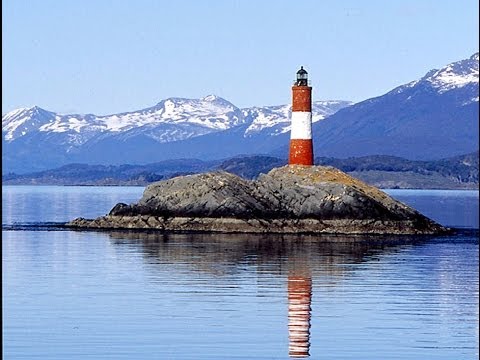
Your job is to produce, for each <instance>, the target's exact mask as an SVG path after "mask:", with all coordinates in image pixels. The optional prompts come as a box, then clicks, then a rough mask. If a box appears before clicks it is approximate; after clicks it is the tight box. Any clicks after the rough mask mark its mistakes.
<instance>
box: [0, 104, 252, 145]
mask: <svg viewBox="0 0 480 360" xmlns="http://www.w3.org/2000/svg"><path fill="white" fill-rule="evenodd" d="M244 121H245V120H244V117H243V114H242V112H241V111H240V110H239V109H238V108H237V107H235V106H234V105H233V104H231V103H229V102H228V101H226V100H224V99H222V98H220V97H217V96H214V95H209V96H206V97H204V98H203V99H181V98H170V99H166V100H163V101H161V102H159V103H158V104H156V105H155V106H152V107H149V108H146V109H143V110H139V111H133V112H126V113H121V114H113V115H107V116H96V115H93V114H87V115H78V114H73V115H60V114H56V113H53V112H49V111H46V110H43V109H41V108H39V107H37V106H35V107H33V108H29V109H18V110H14V111H12V112H10V113H8V114H6V115H5V116H3V118H2V133H3V137H4V139H5V140H6V141H14V140H16V139H18V138H19V137H21V136H26V135H28V134H31V133H32V132H35V131H38V132H43V133H64V134H65V136H64V141H63V143H65V144H70V145H72V146H78V145H82V144H84V143H86V142H87V141H88V140H90V139H92V138H93V137H95V136H97V135H99V134H103V135H104V136H105V134H110V135H116V134H118V133H127V132H129V131H130V130H132V129H136V130H139V131H141V132H144V133H145V134H148V136H149V137H151V138H153V139H154V140H156V141H158V142H169V141H178V140H184V139H188V138H190V137H193V136H199V135H203V134H207V133H209V132H212V131H220V130H226V129H229V128H231V127H233V126H237V125H240V124H242V123H243V122H244ZM172 125H175V126H172Z"/></svg>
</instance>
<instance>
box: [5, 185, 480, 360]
mask: <svg viewBox="0 0 480 360" xmlns="http://www.w3.org/2000/svg"><path fill="white" fill-rule="evenodd" d="M142 192H143V188H141V187H29V186H4V187H3V188H2V195H3V196H2V210H3V212H2V223H3V229H2V238H3V241H2V250H3V258H2V265H3V271H2V280H3V281H2V287H3V288H2V290H3V355H4V359H289V358H291V357H293V356H294V355H299V356H300V355H307V354H309V355H310V359H476V358H478V352H479V327H478V320H479V308H478V306H479V286H478V284H479V282H478V265H479V262H478V250H479V249H478V237H479V235H478V230H472V228H473V229H478V192H475V191H410V190H391V191H388V192H389V193H390V194H392V195H393V196H394V197H396V198H398V199H399V200H401V201H404V202H405V203H408V204H410V205H412V206H414V207H416V208H417V209H418V210H420V211H421V212H422V213H424V214H426V215H428V216H430V217H431V218H433V219H435V220H437V221H439V222H441V223H442V224H444V225H447V226H452V227H458V228H462V229H461V230H459V232H457V234H456V235H451V236H447V237H400V238H399V237H396V238H395V237H386V236H381V237H375V238H365V237H313V236H253V235H199V234H177V235H172V234H169V235H165V234H159V233H154V232H143V233H142V232H76V231H46V230H45V229H43V230H42V228H38V227H35V226H31V225H32V224H35V223H39V222H40V223H45V222H63V221H67V220H70V219H72V218H75V217H79V216H82V217H87V218H88V217H95V216H99V215H103V214H105V213H107V212H108V211H109V210H110V209H111V208H112V207H113V205H115V203H116V202H120V201H122V202H126V203H129V202H133V201H136V200H138V199H139V198H140V196H141V193H142ZM12 225H13V226H12ZM334 241H335V242H334Z"/></svg>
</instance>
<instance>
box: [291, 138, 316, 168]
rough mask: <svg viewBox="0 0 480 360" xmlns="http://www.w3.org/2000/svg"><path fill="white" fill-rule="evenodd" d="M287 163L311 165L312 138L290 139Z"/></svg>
mask: <svg viewBox="0 0 480 360" xmlns="http://www.w3.org/2000/svg"><path fill="white" fill-rule="evenodd" d="M288 163H289V164H290V165H306V166H311V165H313V142H312V139H291V140H290V154H289V156H288Z"/></svg>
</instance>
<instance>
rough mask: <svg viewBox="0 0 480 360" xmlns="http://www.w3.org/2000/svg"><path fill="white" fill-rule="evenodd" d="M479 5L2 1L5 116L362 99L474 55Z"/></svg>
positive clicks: (463, 1)
mask: <svg viewBox="0 0 480 360" xmlns="http://www.w3.org/2000/svg"><path fill="white" fill-rule="evenodd" d="M478 43H479V18H478V1H477V0H444V1H438V0H435V1H433V0H432V1H429V0H414V1H412V0H390V1H385V0H378V1H373V0H370V1H358V0H357V1H354V0H352V1H348V0H343V1H334V0H332V1H323V0H311V1H309V0H295V1H293V0H291V1H282V0H270V1H268V0H264V1H260V0H175V1H173V0H171V1H162V0H130V1H121V0H111V1H108V0H82V1H65V0H42V1H34V0H30V1H26V0H4V1H3V2H2V75H3V76H2V94H3V96H2V114H4V113H6V112H8V111H11V110H13V109H15V108H18V107H27V106H33V105H38V106H40V107H43V108H45V109H47V110H51V111H55V112H60V113H71V112H77V113H94V114H98V115H102V114H110V113H117V112H123V111H131V110H137V109H141V108H143V107H148V106H152V105H154V104H156V103H157V102H159V101H161V100H162V99H165V98H168V97H186V98H199V97H203V96H206V95H208V94H216V95H219V96H221V97H223V98H225V99H227V100H229V101H231V102H232V103H233V104H235V105H237V106H239V107H249V106H263V105H277V104H286V103H288V102H289V101H290V85H291V83H292V81H293V79H294V77H295V72H296V71H297V69H298V68H299V66H300V65H303V66H304V67H305V68H306V69H307V71H308V72H309V76H310V80H311V81H312V86H313V87H314V89H313V91H314V93H313V96H314V100H327V99H342V100H352V101H361V100H364V99H367V98H370V97H374V96H379V95H382V94H384V93H385V92H387V91H389V90H391V89H393V88H394V87H396V86H398V85H401V84H404V83H406V82H409V81H411V80H415V79H417V78H419V77H421V76H423V75H424V74H425V73H426V72H427V71H428V70H430V69H432V68H439V67H442V66H444V65H446V64H448V63H450V62H453V61H457V60H461V59H464V58H467V57H470V56H471V55H472V54H473V53H475V52H477V51H478Z"/></svg>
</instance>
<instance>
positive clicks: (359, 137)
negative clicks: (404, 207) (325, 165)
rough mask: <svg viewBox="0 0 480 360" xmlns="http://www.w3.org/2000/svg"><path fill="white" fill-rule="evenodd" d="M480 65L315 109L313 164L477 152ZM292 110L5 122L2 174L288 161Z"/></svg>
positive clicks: (201, 102)
mask: <svg viewBox="0 0 480 360" xmlns="http://www.w3.org/2000/svg"><path fill="white" fill-rule="evenodd" d="M478 68H479V55H478V53H476V54H474V55H472V56H471V57H470V58H468V59H465V60H461V61H457V62H454V63H452V64H449V65H447V66H445V67H443V68H441V69H439V70H431V71H429V72H428V73H427V74H426V75H425V76H424V77H422V78H421V79H419V80H415V81H412V82H410V83H408V84H405V85H402V86H399V87H397V88H395V89H393V90H392V91H390V92H388V93H386V94H384V95H382V96H379V97H376V98H372V99H367V100H365V101H362V102H359V103H356V104H353V103H352V102H349V101H342V100H334V101H314V102H313V104H312V105H313V106H312V107H313V109H312V117H313V119H312V120H313V134H314V137H313V139H314V149H315V154H316V155H317V156H325V157H337V158H346V157H351V156H365V155H395V156H402V157H404V158H406V159H412V160H433V159H440V158H447V157H451V156H456V155H461V154H466V153H469V152H473V151H476V150H478V116H479V111H478V110H479V89H478ZM289 114H290V105H278V106H264V107H252V108H245V109H240V108H238V107H236V106H235V105H233V104H232V103H230V102H229V101H227V100H225V99H223V98H221V97H218V96H215V95H209V96H206V97H204V98H202V99H183V98H169V99H166V100H162V101H160V102H159V103H158V104H156V105H154V106H152V107H149V108H146V109H142V110H138V111H133V112H126V113H120V114H113V115H105V116H97V115H94V114H86V115H85V114H67V115H62V114H58V113H55V112H51V111H47V110H44V109H42V108H40V107H38V106H34V107H32V108H23V109H17V110H14V111H11V112H9V113H7V114H5V115H3V116H2V148H3V150H2V173H3V174H5V173H9V172H15V173H18V174H20V173H27V172H32V171H40V170H46V169H51V168H55V167H58V166H62V165H66V164H69V163H85V164H104V165H120V164H127V163H129V164H147V163H153V162H158V161H163V160H169V159H181V158H197V159H202V160H215V159H225V158H228V157H232V156H236V155H240V154H243V155H251V154H269V155H272V156H276V157H280V158H285V157H286V155H287V154H288V142H289V136H290V134H289V130H290V120H289Z"/></svg>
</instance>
